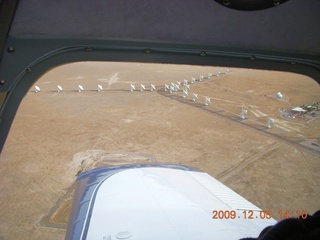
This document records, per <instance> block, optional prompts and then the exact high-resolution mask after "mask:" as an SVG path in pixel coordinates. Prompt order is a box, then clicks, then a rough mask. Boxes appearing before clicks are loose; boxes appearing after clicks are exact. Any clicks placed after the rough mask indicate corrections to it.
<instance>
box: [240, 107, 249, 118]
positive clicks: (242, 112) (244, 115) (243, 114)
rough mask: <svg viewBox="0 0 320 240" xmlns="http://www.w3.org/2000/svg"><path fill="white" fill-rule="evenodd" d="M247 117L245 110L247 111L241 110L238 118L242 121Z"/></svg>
mask: <svg viewBox="0 0 320 240" xmlns="http://www.w3.org/2000/svg"><path fill="white" fill-rule="evenodd" d="M247 115H248V110H247V109H244V108H242V111H241V115H240V118H241V119H242V120H244V119H246V118H247Z"/></svg>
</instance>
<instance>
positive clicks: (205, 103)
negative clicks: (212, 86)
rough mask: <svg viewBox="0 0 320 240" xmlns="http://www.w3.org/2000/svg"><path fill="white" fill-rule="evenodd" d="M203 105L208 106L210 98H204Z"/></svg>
mask: <svg viewBox="0 0 320 240" xmlns="http://www.w3.org/2000/svg"><path fill="white" fill-rule="evenodd" d="M204 98H205V99H204V105H205V106H209V104H210V103H211V98H210V97H204Z"/></svg>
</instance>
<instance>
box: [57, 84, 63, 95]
mask: <svg viewBox="0 0 320 240" xmlns="http://www.w3.org/2000/svg"><path fill="white" fill-rule="evenodd" d="M57 88H58V93H60V92H62V90H63V89H62V87H61V86H60V85H58V86H57Z"/></svg>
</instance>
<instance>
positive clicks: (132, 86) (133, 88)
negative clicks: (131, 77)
mask: <svg viewBox="0 0 320 240" xmlns="http://www.w3.org/2000/svg"><path fill="white" fill-rule="evenodd" d="M135 90H136V87H135V86H134V85H133V84H131V85H130V92H133V91H135Z"/></svg>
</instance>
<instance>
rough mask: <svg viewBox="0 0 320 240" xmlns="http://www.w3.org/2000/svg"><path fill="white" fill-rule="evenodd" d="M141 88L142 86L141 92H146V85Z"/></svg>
mask: <svg viewBox="0 0 320 240" xmlns="http://www.w3.org/2000/svg"><path fill="white" fill-rule="evenodd" d="M140 86H141V87H140V91H141V92H143V91H144V90H146V86H145V85H143V84H141V85H140Z"/></svg>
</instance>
